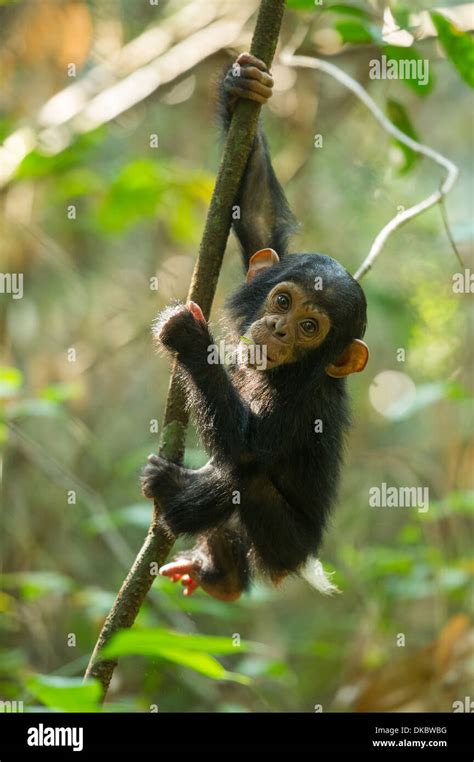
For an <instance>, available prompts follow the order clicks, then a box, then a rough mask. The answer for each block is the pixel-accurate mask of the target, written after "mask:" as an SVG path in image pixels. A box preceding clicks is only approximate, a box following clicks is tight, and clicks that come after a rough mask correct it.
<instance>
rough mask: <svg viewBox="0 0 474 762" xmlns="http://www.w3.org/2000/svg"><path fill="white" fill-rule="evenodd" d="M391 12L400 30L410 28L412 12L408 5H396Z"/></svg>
mask: <svg viewBox="0 0 474 762" xmlns="http://www.w3.org/2000/svg"><path fill="white" fill-rule="evenodd" d="M391 11H392V15H393V18H394V19H395V21H396V23H397V24H398V26H399V27H400V29H409V28H410V14H411V12H412V11H411V9H410V8H409V7H408V5H396V6H395V7H392V8H391Z"/></svg>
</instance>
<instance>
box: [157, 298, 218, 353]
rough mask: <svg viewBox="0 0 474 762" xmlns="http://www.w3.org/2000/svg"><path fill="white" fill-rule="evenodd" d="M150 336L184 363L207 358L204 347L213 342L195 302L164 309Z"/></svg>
mask: <svg viewBox="0 0 474 762" xmlns="http://www.w3.org/2000/svg"><path fill="white" fill-rule="evenodd" d="M153 335H154V338H155V342H156V343H157V344H161V345H162V346H164V347H165V348H166V349H168V350H169V351H171V352H174V353H176V354H177V356H178V360H180V361H181V362H183V363H184V364H186V361H187V360H190V359H194V358H200V357H202V358H203V359H204V360H207V354H208V353H207V348H208V346H209V344H212V342H213V339H212V336H211V334H210V333H209V329H208V327H207V323H206V319H205V317H204V315H203V313H202V310H201V308H200V307H199V305H197V304H196V303H195V302H188V304H187V305H184V304H179V305H177V306H176V307H168V308H167V309H166V310H164V311H163V312H162V313H161V314H160V315H158V317H157V319H156V321H155V325H154V329H153Z"/></svg>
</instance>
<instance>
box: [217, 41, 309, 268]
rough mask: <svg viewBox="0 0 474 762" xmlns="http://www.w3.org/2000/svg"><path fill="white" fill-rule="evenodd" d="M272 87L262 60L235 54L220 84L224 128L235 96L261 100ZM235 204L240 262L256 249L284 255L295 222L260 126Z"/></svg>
mask: <svg viewBox="0 0 474 762" xmlns="http://www.w3.org/2000/svg"><path fill="white" fill-rule="evenodd" d="M272 87H273V80H272V79H271V77H270V75H269V74H268V73H267V69H266V67H265V64H264V63H263V62H262V61H260V60H259V59H257V58H255V57H254V56H251V55H249V54H248V53H243V54H242V55H241V56H239V57H238V59H237V61H236V62H235V64H234V65H233V66H232V67H231V68H230V69H229V70H228V72H227V74H226V76H225V78H224V80H223V81H222V84H221V87H220V108H219V115H220V120H221V123H222V125H223V128H224V130H225V131H227V130H228V128H229V126H230V122H231V118H232V112H233V109H234V106H235V103H236V101H237V99H238V98H247V99H250V100H257V101H259V102H260V103H264V102H266V100H267V99H268V98H269V97H270V95H271V88H272ZM235 203H236V205H237V206H239V207H240V219H234V221H233V227H234V231H235V233H236V235H237V238H238V240H239V243H240V245H241V248H242V254H243V257H244V264H245V265H247V264H248V261H249V259H250V257H251V256H252V254H255V252H256V251H258V250H259V249H264V248H272V249H275V251H276V252H277V253H278V254H279V256H280V258H281V257H282V256H284V255H285V254H286V253H287V249H288V239H289V237H290V235H291V234H292V232H293V231H294V230H295V229H296V227H297V225H296V220H295V217H294V216H293V213H292V211H291V209H290V207H289V205H288V201H287V200H286V197H285V194H284V192H283V188H282V187H281V185H280V183H279V182H278V179H277V177H276V175H275V172H274V169H273V166H272V162H271V158H270V153H269V150H268V146H267V141H266V138H265V135H264V133H263V129H262V126H261V125H259V128H258V132H257V136H256V138H255V141H254V144H253V148H252V152H251V154H250V158H249V161H248V163H247V166H246V169H245V174H244V177H243V179H242V184H241V186H240V189H239V193H238V195H237V198H236V201H235Z"/></svg>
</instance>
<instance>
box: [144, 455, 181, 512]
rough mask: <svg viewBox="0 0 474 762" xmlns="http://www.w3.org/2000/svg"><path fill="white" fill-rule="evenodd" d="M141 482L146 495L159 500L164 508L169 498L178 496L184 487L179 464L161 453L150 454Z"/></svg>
mask: <svg viewBox="0 0 474 762" xmlns="http://www.w3.org/2000/svg"><path fill="white" fill-rule="evenodd" d="M140 483H141V488H142V492H143V494H144V496H145V497H148V498H149V499H150V500H152V499H156V500H159V502H160V503H162V507H163V508H164V507H165V506H166V502H167V500H169V499H170V497H176V495H177V494H178V492H179V490H180V489H181V487H182V484H181V478H180V469H179V466H177V465H175V463H172V462H171V461H170V460H167V459H166V458H162V457H161V455H149V456H148V459H147V464H146V466H145V468H144V469H143V471H142V475H141V478H140Z"/></svg>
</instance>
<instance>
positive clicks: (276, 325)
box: [270, 317, 288, 339]
mask: <svg viewBox="0 0 474 762" xmlns="http://www.w3.org/2000/svg"><path fill="white" fill-rule="evenodd" d="M270 328H271V331H272V333H273V334H274V335H275V336H278V338H279V339H286V337H287V336H288V328H287V325H286V320H285V319H284V318H283V317H272V318H271V319H270Z"/></svg>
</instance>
